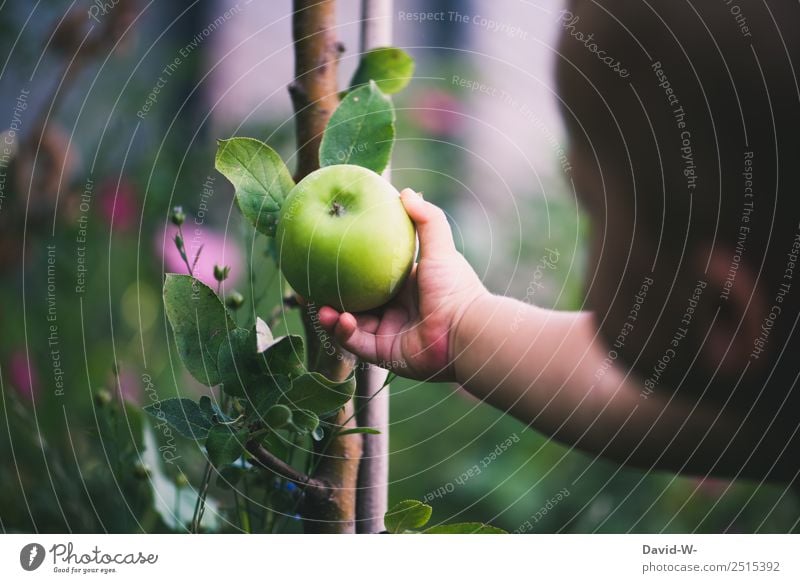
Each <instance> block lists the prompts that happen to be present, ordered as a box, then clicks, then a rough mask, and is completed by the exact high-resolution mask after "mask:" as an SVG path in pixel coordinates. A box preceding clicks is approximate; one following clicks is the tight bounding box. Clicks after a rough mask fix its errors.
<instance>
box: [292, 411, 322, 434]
mask: <svg viewBox="0 0 800 583" xmlns="http://www.w3.org/2000/svg"><path fill="white" fill-rule="evenodd" d="M292 425H293V426H294V428H295V430H296V431H297V432H298V433H313V432H315V431H316V430H317V429H318V428H319V416H318V415H317V414H316V413H314V412H313V411H309V410H307V409H298V410H297V411H294V412H293V413H292Z"/></svg>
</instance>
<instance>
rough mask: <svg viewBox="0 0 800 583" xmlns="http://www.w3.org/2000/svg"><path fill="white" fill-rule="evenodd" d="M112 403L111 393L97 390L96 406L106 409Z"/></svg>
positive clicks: (95, 394) (95, 395)
mask: <svg viewBox="0 0 800 583" xmlns="http://www.w3.org/2000/svg"><path fill="white" fill-rule="evenodd" d="M109 403H111V393H109V392H108V391H107V390H106V389H97V391H95V393H94V404H95V405H96V406H98V407H105V406H106V405H108V404H109Z"/></svg>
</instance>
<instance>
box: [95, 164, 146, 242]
mask: <svg viewBox="0 0 800 583" xmlns="http://www.w3.org/2000/svg"><path fill="white" fill-rule="evenodd" d="M117 182H118V179H117V178H113V177H112V178H107V179H105V180H103V182H101V183H100V186H99V187H98V189H97V192H98V198H99V199H100V212H101V214H102V215H103V218H105V220H106V221H107V222H108V224H109V225H111V226H113V228H114V230H115V231H129V230H130V229H131V228H132V227H133V226H134V225H135V224H136V220H137V219H138V216H139V201H138V197H137V196H136V189H135V188H134V186H133V183H132V182H131V181H130V180H128V179H127V178H125V177H124V176H123V177H121V178H119V185H117Z"/></svg>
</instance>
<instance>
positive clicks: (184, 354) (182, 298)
mask: <svg viewBox="0 0 800 583" xmlns="http://www.w3.org/2000/svg"><path fill="white" fill-rule="evenodd" d="M164 308H165V310H166V313H167V319H168V320H169V323H170V324H171V325H172V330H173V332H174V333H175V343H176V344H177V346H178V354H179V355H180V357H181V360H182V361H183V364H184V365H185V366H186V368H187V370H188V371H189V372H190V373H191V375H192V376H193V377H194V378H196V379H197V380H198V381H200V382H201V383H203V384H205V385H208V386H214V385H216V384H219V382H220V376H219V371H218V370H217V357H218V353H219V346H220V344H221V343H222V341H223V340H224V339H225V338H226V337H227V333H228V330H230V329H233V328H234V323H233V321H232V320H231V318H230V316H228V312H227V310H226V309H225V306H223V305H222V302H221V301H220V299H219V298H218V297H217V294H215V293H214V291H213V290H212V289H211V288H210V287H208V286H207V285H206V284H204V283H202V282H201V281H199V280H197V279H195V278H193V277H191V276H189V275H179V274H176V273H168V274H167V277H166V281H165V282H164Z"/></svg>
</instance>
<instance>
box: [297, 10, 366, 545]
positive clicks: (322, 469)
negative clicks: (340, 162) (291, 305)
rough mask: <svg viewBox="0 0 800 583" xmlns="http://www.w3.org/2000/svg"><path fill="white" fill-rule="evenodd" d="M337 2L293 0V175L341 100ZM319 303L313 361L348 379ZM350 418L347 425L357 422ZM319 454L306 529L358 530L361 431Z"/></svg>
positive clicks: (310, 160) (314, 162)
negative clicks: (321, 490)
mask: <svg viewBox="0 0 800 583" xmlns="http://www.w3.org/2000/svg"><path fill="white" fill-rule="evenodd" d="M335 8H336V4H335V2H334V1H333V0H294V14H293V17H292V33H293V36H294V52H295V80H294V81H293V82H292V83H291V84H290V85H289V94H290V95H291V98H292V105H293V106H294V112H295V133H296V137H297V168H296V171H295V180H296V181H299V180H302V179H303V178H304V177H305V176H307V175H308V174H310V173H311V172H313V171H314V170H316V169H318V168H319V147H320V143H321V141H322V134H323V132H324V131H325V126H327V124H328V120H329V119H330V117H331V115H332V114H333V112H334V110H335V109H336V107H337V106H338V105H339V91H338V82H337V78H336V72H337V68H338V59H339V55H340V54H341V53H342V51H343V50H344V47H343V46H342V44H341V43H340V42H338V40H337V39H336V34H335V32H334V27H335V24H336V10H335ZM314 310H315V306H313V304H312V305H309V306H306V308H304V310H303V323H304V326H305V330H306V345H307V347H308V359H309V365H310V367H313V368H314V369H315V370H317V371H319V372H321V373H323V374H324V375H325V376H327V377H328V378H330V379H332V380H344V379H345V378H347V376H348V375H349V374H350V373H351V372H352V370H353V364H354V361H353V359H352V358H351V357H350V356H349V355H347V354H346V353H343V352H340V351H335V353H334V354H332V355H329V354H328V353H327V351H326V350H322V349H321V342H320V337H319V336H317V329H316V327H315V326H314V325H313V321H312V319H313V317H314V316H315V314H314V312H313V311H314ZM352 407H353V404H352V402H351V403H348V405H347V406H346V407H345V408H344V409H342V410H341V411H340V412H339V414H338V415H337V417H336V418H335V419H333V420H332V421H331V422H332V423H333V424H334V426H336V425H337V424H341V423H344V421H345V420H347V419H348V418H350V417H351V413H352V411H353V408H352ZM354 425H355V421H354V420H351V421H350V422H349V423H348V426H354ZM316 448H317V455H319V456H320V460H319V463H318V464H317V467H316V470H315V472H314V476H313V478H312V479H314V480H318V481H319V482H320V483H322V484H324V485H326V486H327V487H328V490H327V496H324V497H323V496H320V497H315V496H310V497H306V498H305V501H304V504H303V509H302V510H303V511H302V514H303V519H304V526H305V529H306V531H307V532H323V533H353V532H355V514H356V510H355V504H356V501H355V498H356V496H355V492H356V482H357V479H358V463H359V460H360V459H361V436H360V435H358V434H351V435H345V436H339V437H336V438H335V439H333V440H330V439H328V440H326V441H324V442H323V443H322V444H317V446H316Z"/></svg>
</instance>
